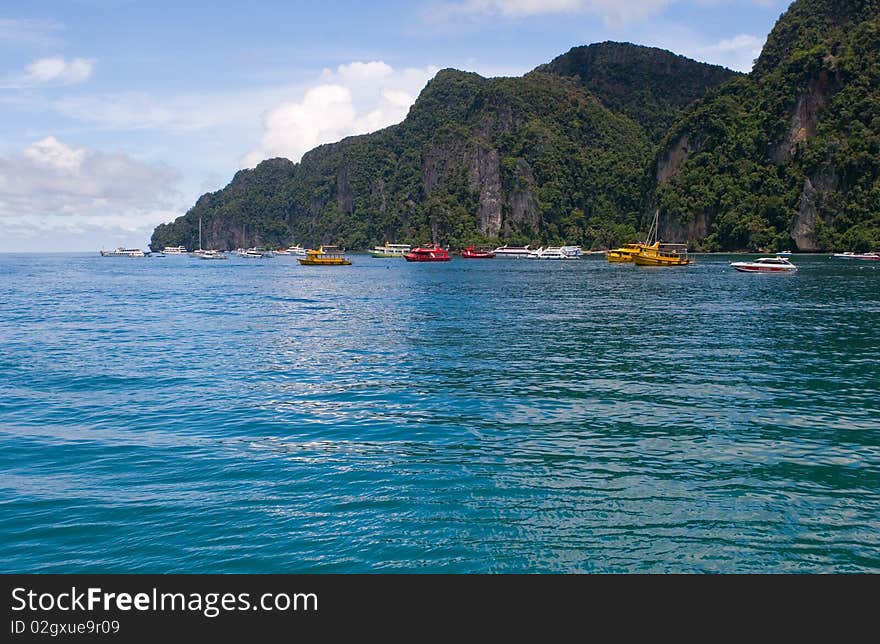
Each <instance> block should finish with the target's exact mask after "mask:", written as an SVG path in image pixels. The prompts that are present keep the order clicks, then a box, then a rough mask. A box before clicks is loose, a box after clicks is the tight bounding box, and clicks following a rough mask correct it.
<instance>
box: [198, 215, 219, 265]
mask: <svg viewBox="0 0 880 644" xmlns="http://www.w3.org/2000/svg"><path fill="white" fill-rule="evenodd" d="M193 257H198V258H199V259H226V255H224V254H223V253H221V252H220V251H219V250H214V249H213V248H202V218H201V217H199V247H198V248H197V249H196V250H194V251H193Z"/></svg>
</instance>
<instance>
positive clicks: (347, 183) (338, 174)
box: [151, 0, 880, 251]
mask: <svg viewBox="0 0 880 644" xmlns="http://www.w3.org/2000/svg"><path fill="white" fill-rule="evenodd" d="M658 208H659V209H660V211H661V214H662V216H661V218H660V221H661V231H660V233H661V236H662V237H663V238H664V239H667V240H669V241H688V242H691V243H692V245H693V246H694V247H696V248H698V249H706V250H740V249H751V250H758V249H768V250H769V249H782V248H788V247H792V246H793V245H794V246H796V247H797V248H798V249H800V250H806V251H814V250H837V249H852V250H867V249H878V248H880V0H849V1H847V2H833V1H831V0H798V1H797V2H795V3H794V4H792V5H791V7H790V8H789V10H788V11H787V12H786V13H785V14H784V15H783V16H782V17H781V18H780V19H779V21H778V22H777V24H776V26H775V27H774V29H773V31H772V33H771V34H770V35H769V37H768V39H767V44H766V46H765V47H764V51H763V52H762V54H761V57H760V59H759V60H758V61H757V63H756V65H755V69H754V71H753V72H752V73H751V74H749V75H740V74H734V73H733V72H730V71H729V70H725V69H722V68H719V67H715V66H712V65H706V64H703V63H697V62H695V61H691V60H688V59H686V58H683V57H681V56H676V55H674V54H671V53H669V52H666V51H663V50H658V49H652V48H646V47H638V46H636V45H630V44H619V43H602V44H599V45H591V46H588V47H576V48H574V49H572V50H571V51H569V52H568V53H566V54H563V55H562V56H559V57H558V58H556V59H555V60H553V61H552V62H550V63H548V64H546V65H542V66H540V67H538V68H537V69H536V70H535V71H533V72H531V73H529V74H526V75H525V76H524V77H522V78H492V79H486V78H482V77H480V76H478V75H476V74H471V73H465V72H459V71H455V70H443V71H441V72H439V73H438V74H437V76H436V77H435V78H434V79H433V80H432V81H431V82H430V83H429V84H428V85H427V86H426V87H425V89H424V90H423V92H422V93H421V95H420V96H419V98H418V100H417V101H416V103H415V104H414V105H413V107H412V108H411V109H410V113H409V115H408V116H407V118H406V119H405V120H404V121H403V122H402V123H400V124H399V125H395V126H392V127H389V128H386V129H384V130H381V131H379V132H375V133H373V134H368V135H364V136H357V137H350V138H347V139H344V140H342V141H340V142H338V143H334V144H329V145H323V146H320V147H318V148H316V149H314V150H312V151H310V152H308V153H307V154H306V155H305V156H304V157H303V158H302V161H301V162H300V163H298V164H294V163H291V162H290V161H287V160H285V159H270V160H268V161H264V162H263V163H261V164H260V165H258V166H257V167H256V168H255V169H254V170H242V171H240V172H238V173H237V174H236V175H235V178H234V179H233V181H232V182H231V183H230V184H229V185H228V186H227V187H226V188H224V189H223V190H220V191H218V192H215V193H211V194H207V195H204V196H202V197H201V198H200V199H199V200H198V202H197V203H196V205H195V206H194V207H193V208H192V209H190V211H189V212H188V213H187V214H186V215H184V216H183V217H180V218H178V219H177V220H175V221H174V222H172V223H170V224H164V225H162V226H159V227H158V228H156V230H155V232H154V234H153V239H152V240H151V246H152V247H153V248H158V247H162V246H164V245H177V244H181V243H182V244H186V245H188V246H193V245H194V244H195V239H196V230H197V227H198V220H199V218H201V219H202V220H203V229H204V236H205V240H206V245H210V246H214V247H219V248H232V247H236V246H242V245H252V244H266V245H270V246H280V245H284V244H288V243H291V242H294V241H295V242H300V243H303V244H309V245H314V244H318V243H321V242H324V243H326V242H335V243H339V244H343V245H345V246H347V247H349V248H366V247H369V246H371V245H374V244H379V243H382V242H383V241H386V240H389V241H404V242H410V243H425V242H430V241H436V242H439V243H443V244H449V245H452V246H459V245H465V244H469V243H474V242H476V243H483V244H489V243H496V242H501V241H509V242H512V243H525V242H531V243H536V244H537V243H543V244H546V243H558V242H561V241H563V240H564V241H566V242H569V243H577V244H581V245H584V246H587V247H607V246H611V245H614V244H618V243H621V242H625V241H632V240H634V239H635V238H636V237H638V236H640V235H641V234H643V233H640V232H639V231H643V230H644V228H645V223H646V222H647V221H648V220H649V219H650V217H651V215H653V213H654V212H655V210H656V209H658Z"/></svg>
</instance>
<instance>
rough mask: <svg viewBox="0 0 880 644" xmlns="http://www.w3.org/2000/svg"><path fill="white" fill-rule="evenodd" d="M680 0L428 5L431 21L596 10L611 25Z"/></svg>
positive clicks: (479, 0) (468, 0)
mask: <svg viewBox="0 0 880 644" xmlns="http://www.w3.org/2000/svg"><path fill="white" fill-rule="evenodd" d="M673 2H676V0H464V2H452V3H440V4H435V5H433V6H431V7H429V8H428V10H427V11H426V12H425V17H426V18H427V20H428V21H429V22H448V21H450V20H454V19H456V18H461V17H473V18H479V17H489V16H493V15H494V16H503V17H505V18H525V17H530V16H538V15H551V14H574V13H593V14H597V15H599V16H600V17H601V18H602V20H603V21H604V22H605V23H606V24H608V25H622V24H626V23H629V22H632V21H635V20H640V19H644V18H646V17H649V16H651V15H653V14H655V13H657V12H659V11H660V10H662V9H664V8H666V7H667V6H668V5H670V4H672V3H673Z"/></svg>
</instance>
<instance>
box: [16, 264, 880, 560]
mask: <svg viewBox="0 0 880 644" xmlns="http://www.w3.org/2000/svg"><path fill="white" fill-rule="evenodd" d="M351 257H352V259H353V260H354V263H353V264H352V265H351V266H347V267H306V266H300V265H299V264H298V263H297V262H296V260H295V258H293V257H275V258H273V259H265V260H252V259H239V258H234V257H233V258H230V259H228V260H226V261H204V260H198V259H194V258H191V257H188V256H179V257H178V256H168V257H164V258H158V257H150V258H145V259H126V258H102V257H100V256H99V255H98V253H89V254H4V255H0V572H6V573H9V572H17V573H50V572H53V573H54V572H61V573H382V572H405V573H704V572H706V573H714V572H718V573H733V572H741V573H789V572H792V573H793V572H802V573H831V572H874V573H876V572H880V324H878V319H880V265H878V264H880V262H859V261H847V260H840V259H834V258H831V257H829V256H827V255H797V254H796V255H795V256H794V258H793V261H794V263H795V264H797V265H798V267H799V269H800V270H799V271H798V272H797V273H796V274H791V275H755V274H742V273H738V272H736V271H734V270H732V269H731V268H730V266H729V263H730V262H731V261H735V260H738V259H743V258H744V256H734V255H697V256H696V263H695V264H693V265H691V266H686V267H675V268H643V267H637V266H633V265H625V264H609V263H607V262H606V261H605V259H604V258H603V257H602V256H589V257H585V258H584V259H581V260H579V261H563V262H549V261H534V260H503V259H494V260H462V259H459V258H455V259H453V261H451V262H448V263H436V264H409V263H406V262H404V261H402V260H394V259H373V258H371V257H369V256H367V255H359V254H355V255H352V256H351ZM752 257H754V256H752Z"/></svg>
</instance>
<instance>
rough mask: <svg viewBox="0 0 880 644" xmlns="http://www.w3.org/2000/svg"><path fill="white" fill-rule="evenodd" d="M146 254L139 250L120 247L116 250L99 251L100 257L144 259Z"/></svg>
mask: <svg viewBox="0 0 880 644" xmlns="http://www.w3.org/2000/svg"><path fill="white" fill-rule="evenodd" d="M146 256H147V253H145V252H144V251H142V250H141V249H140V248H123V247H122V246H120V247H119V248H117V249H116V250H104V249H101V257H146Z"/></svg>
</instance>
